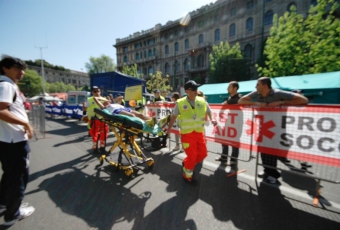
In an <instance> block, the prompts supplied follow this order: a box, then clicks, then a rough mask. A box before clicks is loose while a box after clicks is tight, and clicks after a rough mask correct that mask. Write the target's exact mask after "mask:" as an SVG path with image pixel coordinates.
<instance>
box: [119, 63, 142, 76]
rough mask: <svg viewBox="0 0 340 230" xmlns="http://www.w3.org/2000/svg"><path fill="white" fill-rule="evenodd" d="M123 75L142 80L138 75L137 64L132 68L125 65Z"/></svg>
mask: <svg viewBox="0 0 340 230" xmlns="http://www.w3.org/2000/svg"><path fill="white" fill-rule="evenodd" d="M122 73H124V74H126V75H129V76H132V77H136V78H140V74H138V69H137V64H134V65H132V66H130V67H129V66H127V65H125V64H124V65H123V70H122Z"/></svg>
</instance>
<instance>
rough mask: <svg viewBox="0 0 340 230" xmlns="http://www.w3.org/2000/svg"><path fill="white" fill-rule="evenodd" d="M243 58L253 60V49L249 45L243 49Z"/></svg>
mask: <svg viewBox="0 0 340 230" xmlns="http://www.w3.org/2000/svg"><path fill="white" fill-rule="evenodd" d="M244 57H245V58H248V59H250V60H252V59H253V47H252V46H251V45H250V44H248V45H246V46H245V47H244Z"/></svg>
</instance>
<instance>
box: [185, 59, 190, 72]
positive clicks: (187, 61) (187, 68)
mask: <svg viewBox="0 0 340 230" xmlns="http://www.w3.org/2000/svg"><path fill="white" fill-rule="evenodd" d="M184 70H189V60H188V58H186V59H185V60H184Z"/></svg>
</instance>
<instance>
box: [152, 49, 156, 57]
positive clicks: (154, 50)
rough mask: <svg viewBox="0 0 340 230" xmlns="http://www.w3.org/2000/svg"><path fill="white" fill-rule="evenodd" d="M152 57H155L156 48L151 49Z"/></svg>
mask: <svg viewBox="0 0 340 230" xmlns="http://www.w3.org/2000/svg"><path fill="white" fill-rule="evenodd" d="M153 56H156V48H153Z"/></svg>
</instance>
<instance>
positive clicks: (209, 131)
mask: <svg viewBox="0 0 340 230" xmlns="http://www.w3.org/2000/svg"><path fill="white" fill-rule="evenodd" d="M173 107H174V105H173V104H162V105H161V104H156V105H148V106H147V107H146V108H147V114H148V115H149V116H156V117H157V118H162V117H164V116H166V115H167V114H171V113H172V109H173ZM210 108H211V110H212V114H213V117H214V118H215V120H216V121H217V122H218V125H217V126H215V127H214V126H213V125H212V124H211V123H210V122H208V121H207V122H206V128H205V135H206V139H208V140H210V141H214V142H218V143H223V144H227V145H231V146H234V147H240V148H243V149H248V150H252V151H255V152H264V153H268V154H272V155H277V156H283V157H288V158H292V159H297V160H305V161H311V162H316V163H322V164H327V165H332V166H338V167H340V106H322V105H318V106H314V105H313V106H305V107H294V106H285V107H275V108H269V107H268V108H259V107H254V106H241V105H216V104H210ZM172 132H174V133H178V127H177V124H175V125H174V127H173V129H172Z"/></svg>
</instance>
